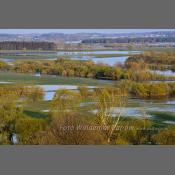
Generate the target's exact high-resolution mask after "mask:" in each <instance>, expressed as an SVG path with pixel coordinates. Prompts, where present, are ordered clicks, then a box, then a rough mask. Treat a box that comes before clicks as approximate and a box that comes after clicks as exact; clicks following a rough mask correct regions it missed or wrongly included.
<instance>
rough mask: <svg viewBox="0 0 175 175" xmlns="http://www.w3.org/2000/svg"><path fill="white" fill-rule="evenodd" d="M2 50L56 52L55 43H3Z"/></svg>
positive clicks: (0, 44) (1, 43)
mask: <svg viewBox="0 0 175 175" xmlns="http://www.w3.org/2000/svg"><path fill="white" fill-rule="evenodd" d="M0 50H56V45H55V44H54V43H53V42H29V41H3V42H0Z"/></svg>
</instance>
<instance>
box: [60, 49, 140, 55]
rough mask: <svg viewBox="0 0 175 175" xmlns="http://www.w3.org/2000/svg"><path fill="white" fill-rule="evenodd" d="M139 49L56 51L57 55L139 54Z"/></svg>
mask: <svg viewBox="0 0 175 175" xmlns="http://www.w3.org/2000/svg"><path fill="white" fill-rule="evenodd" d="M139 53H141V51H117V50H101V51H84V52H83V51H79V52H68V51H67V52H57V55H91V54H123V55H125V54H139Z"/></svg>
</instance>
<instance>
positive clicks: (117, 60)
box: [71, 56, 128, 66]
mask: <svg viewBox="0 0 175 175" xmlns="http://www.w3.org/2000/svg"><path fill="white" fill-rule="evenodd" d="M127 58H128V56H122V57H107V58H98V57H88V58H81V57H78V58H77V57H73V58H71V59H72V60H92V61H93V62H94V63H103V64H108V65H110V66H114V65H115V64H120V63H121V64H124V63H125V61H126V60H127Z"/></svg>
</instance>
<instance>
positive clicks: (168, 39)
mask: <svg viewBox="0 0 175 175" xmlns="http://www.w3.org/2000/svg"><path fill="white" fill-rule="evenodd" d="M162 42H175V37H137V38H129V37H125V38H93V39H85V40H82V43H84V44H96V43H101V44H107V43H162Z"/></svg>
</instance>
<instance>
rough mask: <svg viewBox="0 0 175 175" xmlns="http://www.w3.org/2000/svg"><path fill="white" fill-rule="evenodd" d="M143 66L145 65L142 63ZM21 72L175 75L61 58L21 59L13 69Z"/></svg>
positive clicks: (113, 76) (141, 78) (114, 77)
mask: <svg viewBox="0 0 175 175" xmlns="http://www.w3.org/2000/svg"><path fill="white" fill-rule="evenodd" d="M142 66H143V65H142ZM11 70H12V71H15V72H19V73H37V72H40V73H41V74H48V75H60V76H72V77H74V76H75V77H85V78H95V79H106V80H122V79H128V80H134V81H146V80H174V79H175V77H168V76H163V75H158V74H155V73H153V72H150V71H148V70H146V69H142V67H139V66H138V67H135V65H133V66H130V67H122V66H120V65H116V66H109V65H105V64H100V63H99V64H96V63H93V61H79V60H71V59H64V58H59V59H57V60H55V61H42V62H41V61H20V62H16V63H15V65H14V66H13V67H12V69H11Z"/></svg>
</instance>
